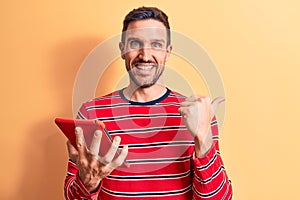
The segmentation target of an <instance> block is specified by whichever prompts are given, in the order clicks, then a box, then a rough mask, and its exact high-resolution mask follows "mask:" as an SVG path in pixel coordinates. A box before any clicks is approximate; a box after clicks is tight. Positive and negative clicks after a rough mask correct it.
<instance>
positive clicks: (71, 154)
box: [67, 140, 78, 163]
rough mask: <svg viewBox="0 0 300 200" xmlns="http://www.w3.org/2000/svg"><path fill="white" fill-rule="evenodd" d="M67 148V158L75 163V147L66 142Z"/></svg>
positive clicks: (76, 154) (76, 152) (76, 153)
mask: <svg viewBox="0 0 300 200" xmlns="http://www.w3.org/2000/svg"><path fill="white" fill-rule="evenodd" d="M67 148H68V155H69V158H70V159H71V160H72V161H73V162H74V163H75V162H76V160H77V156H78V151H77V150H76V149H75V147H74V146H73V145H72V144H71V142H70V141H69V140H68V141H67Z"/></svg>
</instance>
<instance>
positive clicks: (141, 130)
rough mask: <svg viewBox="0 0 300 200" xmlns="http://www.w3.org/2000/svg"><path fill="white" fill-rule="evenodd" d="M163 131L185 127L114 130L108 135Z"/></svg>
mask: <svg viewBox="0 0 300 200" xmlns="http://www.w3.org/2000/svg"><path fill="white" fill-rule="evenodd" d="M163 130H186V127H185V126H170V127H159V128H144V129H129V130H116V131H109V133H110V134H125V133H144V132H148V131H163Z"/></svg>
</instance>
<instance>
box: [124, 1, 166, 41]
mask: <svg viewBox="0 0 300 200" xmlns="http://www.w3.org/2000/svg"><path fill="white" fill-rule="evenodd" d="M144 19H154V20H157V21H160V22H161V23H163V24H164V26H165V27H166V29H167V45H169V44H170V43H171V33H170V24H169V21H168V16H167V15H166V14H165V13H164V12H163V11H161V10H160V9H158V8H156V7H144V6H143V7H139V8H136V9H133V10H132V11H130V12H129V13H128V14H127V15H126V17H125V19H124V21H123V29H122V42H123V43H124V42H125V32H126V30H127V28H128V25H129V24H130V22H133V21H138V20H144Z"/></svg>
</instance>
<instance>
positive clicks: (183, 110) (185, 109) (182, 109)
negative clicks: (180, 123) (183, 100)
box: [178, 107, 189, 117]
mask: <svg viewBox="0 0 300 200" xmlns="http://www.w3.org/2000/svg"><path fill="white" fill-rule="evenodd" d="M178 112H179V114H180V115H181V116H183V117H187V115H188V113H189V108H188V107H180V108H178Z"/></svg>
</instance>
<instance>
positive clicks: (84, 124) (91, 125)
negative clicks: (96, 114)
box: [55, 118, 120, 156]
mask: <svg viewBox="0 0 300 200" xmlns="http://www.w3.org/2000/svg"><path fill="white" fill-rule="evenodd" d="M55 123H56V125H57V126H58V127H59V128H60V130H61V131H62V132H63V133H64V135H65V136H66V137H67V138H68V140H69V141H70V142H71V144H72V145H73V146H74V147H75V148H76V149H77V145H76V136H75V127H81V128H82V130H83V135H84V139H85V143H86V146H87V147H88V148H89V147H90V145H91V142H92V139H93V136H94V132H95V131H96V130H101V131H102V138H101V143H100V150H99V156H104V155H105V154H106V153H107V151H108V149H109V148H110V146H111V144H112V137H111V136H110V135H109V132H108V131H107V129H106V128H105V124H104V123H103V122H102V121H100V120H83V119H65V118H55ZM116 154H120V150H119V149H118V151H117V153H116Z"/></svg>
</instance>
